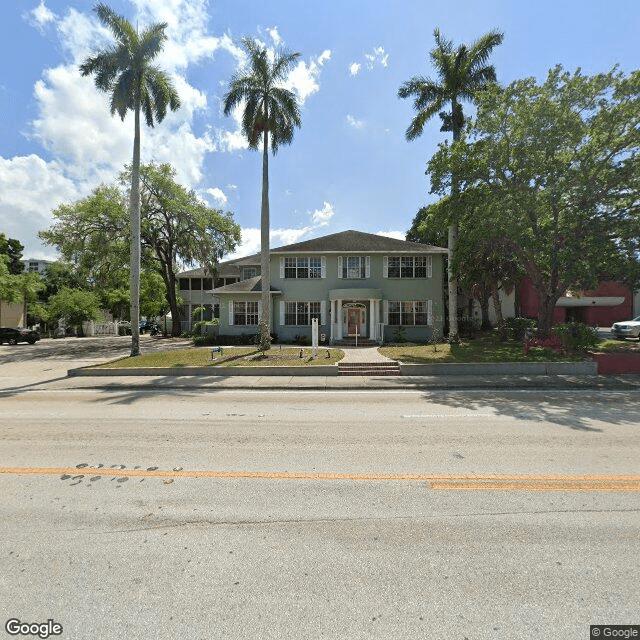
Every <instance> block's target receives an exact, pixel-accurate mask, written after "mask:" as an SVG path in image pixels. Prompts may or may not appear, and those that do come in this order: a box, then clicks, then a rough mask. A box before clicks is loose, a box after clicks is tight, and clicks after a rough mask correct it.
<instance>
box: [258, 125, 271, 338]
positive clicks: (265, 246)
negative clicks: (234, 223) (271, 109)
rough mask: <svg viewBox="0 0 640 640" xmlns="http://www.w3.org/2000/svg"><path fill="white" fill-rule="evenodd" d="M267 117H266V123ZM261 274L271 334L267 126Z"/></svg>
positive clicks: (264, 315) (263, 320) (266, 322)
mask: <svg viewBox="0 0 640 640" xmlns="http://www.w3.org/2000/svg"><path fill="white" fill-rule="evenodd" d="M266 121H267V117H266V115H265V122H266ZM260 274H261V284H262V296H261V304H262V312H261V314H260V315H261V317H260V323H261V324H262V331H264V333H265V334H266V335H267V336H268V335H269V334H270V333H271V268H270V256H269V132H268V129H267V126H266V124H265V129H264V133H263V149H262V208H261V211H260Z"/></svg>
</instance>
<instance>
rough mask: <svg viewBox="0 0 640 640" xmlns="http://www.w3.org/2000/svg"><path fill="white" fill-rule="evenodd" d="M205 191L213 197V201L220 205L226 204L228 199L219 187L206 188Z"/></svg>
mask: <svg viewBox="0 0 640 640" xmlns="http://www.w3.org/2000/svg"><path fill="white" fill-rule="evenodd" d="M205 192H206V193H208V194H209V195H210V196H211V197H212V198H213V201H214V202H215V203H216V204H217V205H218V206H220V207H224V205H225V204H227V202H228V200H229V198H227V196H226V194H225V192H224V191H223V190H222V189H220V188H219V187H215V188H213V189H206V190H205Z"/></svg>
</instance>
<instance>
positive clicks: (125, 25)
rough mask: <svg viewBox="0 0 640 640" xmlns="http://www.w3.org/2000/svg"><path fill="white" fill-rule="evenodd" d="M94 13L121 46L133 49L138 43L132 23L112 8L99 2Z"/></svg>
mask: <svg viewBox="0 0 640 640" xmlns="http://www.w3.org/2000/svg"><path fill="white" fill-rule="evenodd" d="M94 11H95V13H96V15H97V16H98V19H99V20H100V22H102V24H103V25H104V26H105V27H107V28H108V29H110V30H111V32H112V33H113V35H114V37H115V39H116V40H117V41H118V42H119V43H120V44H125V45H127V46H129V47H131V48H133V47H134V46H135V44H136V43H137V41H138V34H137V33H136V30H135V29H134V28H133V26H132V25H131V23H130V22H129V21H128V20H127V19H126V18H124V17H123V16H121V15H118V14H117V13H116V12H115V11H114V10H113V9H112V8H111V7H109V6H108V5H106V4H104V3H102V2H99V3H98V4H97V5H96V6H95V7H94Z"/></svg>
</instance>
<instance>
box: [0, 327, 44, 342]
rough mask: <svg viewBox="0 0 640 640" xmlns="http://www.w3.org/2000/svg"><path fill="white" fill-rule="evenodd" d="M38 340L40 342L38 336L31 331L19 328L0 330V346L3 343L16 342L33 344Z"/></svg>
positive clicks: (3, 328) (35, 332)
mask: <svg viewBox="0 0 640 640" xmlns="http://www.w3.org/2000/svg"><path fill="white" fill-rule="evenodd" d="M38 340H40V334H39V333H38V332H37V331H32V330H31V329H22V328H21V327H2V328H0V344H2V343H3V342H8V343H9V344H18V342H28V343H29V344H35V343H36V342H38Z"/></svg>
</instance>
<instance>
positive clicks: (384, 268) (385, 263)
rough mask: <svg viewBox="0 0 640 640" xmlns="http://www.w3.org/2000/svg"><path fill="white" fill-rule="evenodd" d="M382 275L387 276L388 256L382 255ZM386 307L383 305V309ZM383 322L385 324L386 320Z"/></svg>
mask: <svg viewBox="0 0 640 640" xmlns="http://www.w3.org/2000/svg"><path fill="white" fill-rule="evenodd" d="M382 277H383V278H388V277H389V256H384V258H382ZM386 304H387V301H386V300H385V305H386ZM386 308H387V307H385V309H386ZM385 313H386V311H385ZM385 324H387V322H386V320H385Z"/></svg>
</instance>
